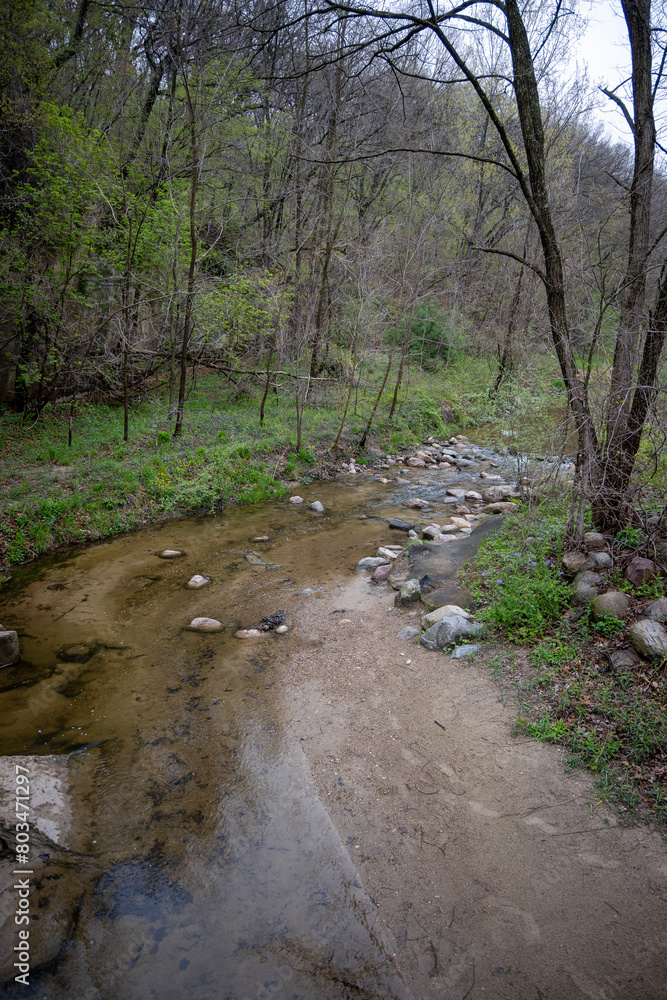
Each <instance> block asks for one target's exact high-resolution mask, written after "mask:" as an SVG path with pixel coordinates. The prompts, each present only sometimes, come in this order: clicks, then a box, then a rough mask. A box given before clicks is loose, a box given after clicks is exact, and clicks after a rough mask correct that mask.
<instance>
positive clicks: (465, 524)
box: [449, 517, 470, 528]
mask: <svg viewBox="0 0 667 1000" xmlns="http://www.w3.org/2000/svg"><path fill="white" fill-rule="evenodd" d="M449 520H450V521H451V522H452V524H455V525H456V527H457V528H469V527H470V522H469V521H466V519H465V518H464V517H450V519H449Z"/></svg>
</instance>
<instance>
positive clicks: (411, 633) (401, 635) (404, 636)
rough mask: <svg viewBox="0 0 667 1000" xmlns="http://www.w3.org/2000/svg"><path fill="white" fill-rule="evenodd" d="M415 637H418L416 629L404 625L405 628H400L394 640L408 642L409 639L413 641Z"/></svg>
mask: <svg viewBox="0 0 667 1000" xmlns="http://www.w3.org/2000/svg"><path fill="white" fill-rule="evenodd" d="M417 635H419V629H418V628H413V627H412V625H406V626H405V628H402V629H401V631H400V632H397V633H396V638H397V639H401V640H402V641H403V642H409V641H410V639H414V638H415V636H417Z"/></svg>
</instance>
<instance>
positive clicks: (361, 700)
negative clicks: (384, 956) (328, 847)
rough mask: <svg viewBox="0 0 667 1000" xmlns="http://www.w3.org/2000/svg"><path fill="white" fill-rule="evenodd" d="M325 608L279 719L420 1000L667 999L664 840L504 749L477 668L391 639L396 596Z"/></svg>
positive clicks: (317, 611) (514, 746)
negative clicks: (298, 748) (297, 746)
mask: <svg viewBox="0 0 667 1000" xmlns="http://www.w3.org/2000/svg"><path fill="white" fill-rule="evenodd" d="M317 597H318V598H321V599H313V600H312V601H311V603H310V604H309V605H308V606H307V607H306V608H305V609H304V610H303V611H302V612H301V613H300V614H299V620H298V622H297V632H298V635H299V638H300V643H301V645H300V648H299V649H298V651H297V652H296V653H295V656H294V657H293V659H292V661H291V664H290V667H289V670H288V672H287V674H286V675H285V677H284V678H283V685H282V691H283V694H284V697H285V701H286V713H287V716H288V718H289V720H290V723H291V726H292V729H293V731H294V732H295V733H298V734H299V735H300V738H301V739H302V745H303V747H304V750H305V753H306V755H307V758H308V760H309V762H310V765H311V768H312V771H313V775H314V777H315V781H316V783H317V786H318V789H319V792H320V794H321V796H322V799H323V801H324V803H325V805H326V806H327V808H328V810H329V812H330V815H331V817H332V819H333V821H334V823H335V824H336V827H337V829H338V832H339V834H340V836H341V839H342V841H343V843H346V844H347V845H348V850H349V852H350V854H351V856H352V858H353V860H355V862H356V864H357V867H358V870H359V872H360V874H361V877H362V879H363V882H364V885H365V888H366V889H367V891H368V892H369V893H370V895H371V897H372V899H373V900H374V902H375V903H376V904H377V906H378V910H379V913H380V916H381V917H382V919H383V921H384V924H385V926H386V928H387V930H388V933H389V935H390V938H393V942H394V944H395V947H396V951H397V955H398V959H399V963H400V965H401V968H402V969H403V972H404V975H405V978H406V981H407V983H408V984H409V986H410V988H411V989H412V992H413V994H414V997H415V1000H430V998H452V1000H468V998H470V1000H479V998H482V997H485V998H488V1000H580V998H581V1000H583V998H595V1000H665V998H666V997H667V846H666V845H665V843H664V842H663V841H662V840H661V838H660V837H659V835H658V834H657V833H655V832H654V831H651V830H650V829H648V828H646V827H635V828H624V827H622V826H620V825H619V824H618V822H617V820H616V818H615V817H614V816H613V815H612V814H610V813H609V812H608V810H607V809H605V808H604V807H602V806H600V805H598V804H596V802H595V793H594V790H593V789H592V783H591V781H590V780H589V778H588V777H587V776H586V775H584V774H576V775H566V774H565V773H564V770H563V767H562V760H561V756H560V754H559V752H558V751H557V750H556V749H554V748H552V747H547V746H544V745H541V744H538V743H535V742H533V741H531V740H525V739H516V738H513V737H512V736H511V735H510V729H511V724H512V721H513V719H514V713H513V710H512V706H511V705H508V704H503V703H501V702H500V701H499V691H498V688H497V686H496V685H495V683H494V682H493V680H492V679H491V678H490V676H489V675H488V673H486V672H484V671H483V670H482V669H481V668H480V667H478V666H475V665H474V664H471V663H470V662H466V661H465V660H464V661H461V660H459V661H455V660H451V659H450V658H449V656H447V655H445V654H441V653H430V652H427V651H426V650H424V649H422V648H421V647H419V646H415V645H414V644H410V643H405V642H402V641H400V640H398V639H396V638H395V635H396V633H397V632H398V631H399V629H400V628H402V627H403V626H404V625H406V624H408V623H413V624H414V623H417V624H418V618H417V617H416V615H415V617H410V613H409V612H405V611H402V610H398V609H393V592H392V591H389V590H386V589H384V588H378V589H376V588H372V587H370V586H369V583H368V577H366V576H365V575H359V576H357V577H355V578H354V579H352V580H351V581H350V582H349V583H347V584H344V585H341V586H339V587H337V588H336V589H335V590H332V591H330V592H329V593H327V594H321V595H317ZM342 609H345V612H343V611H342ZM390 609H391V610H390ZM436 722H437V724H436Z"/></svg>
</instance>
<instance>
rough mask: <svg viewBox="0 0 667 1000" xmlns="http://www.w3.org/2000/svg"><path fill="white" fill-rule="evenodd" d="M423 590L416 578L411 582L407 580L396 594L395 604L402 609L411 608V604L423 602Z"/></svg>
mask: <svg viewBox="0 0 667 1000" xmlns="http://www.w3.org/2000/svg"><path fill="white" fill-rule="evenodd" d="M421 596H422V589H421V585H420V583H419V580H417V579H416V578H415V577H412V579H410V580H406V581H405V583H404V584H402V586H401V589H400V590H399V592H398V593H397V594H396V597H395V600H394V603H395V604H397V605H398V606H399V607H401V608H409V607H410V605H411V604H415V603H416V602H417V601H419V600H421Z"/></svg>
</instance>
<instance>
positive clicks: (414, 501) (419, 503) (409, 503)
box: [402, 497, 429, 510]
mask: <svg viewBox="0 0 667 1000" xmlns="http://www.w3.org/2000/svg"><path fill="white" fill-rule="evenodd" d="M402 506H403V507H410V508H412V509H414V510H423V509H424V507H428V506H429V502H428V500H420V499H419V497H410V499H408V500H404V501H403V503H402Z"/></svg>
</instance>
